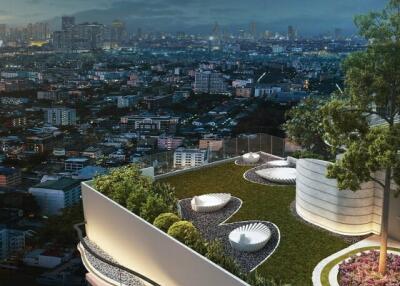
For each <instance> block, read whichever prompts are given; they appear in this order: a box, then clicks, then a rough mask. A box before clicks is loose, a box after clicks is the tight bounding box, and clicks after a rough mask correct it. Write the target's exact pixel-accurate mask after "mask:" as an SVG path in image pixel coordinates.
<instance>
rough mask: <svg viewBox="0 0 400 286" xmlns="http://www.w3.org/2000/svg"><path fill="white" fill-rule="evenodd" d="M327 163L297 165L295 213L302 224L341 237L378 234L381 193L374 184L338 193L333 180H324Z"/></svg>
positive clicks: (307, 162) (313, 160)
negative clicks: (304, 221) (305, 222)
mask: <svg viewBox="0 0 400 286" xmlns="http://www.w3.org/2000/svg"><path fill="white" fill-rule="evenodd" d="M329 164H330V163H329V162H326V161H321V160H315V159H300V160H298V161H297V166H296V169H297V178H296V210H297V213H298V214H299V215H300V216H301V217H302V218H303V219H305V220H307V221H309V222H311V223H313V224H316V225H318V226H320V227H323V228H325V229H328V230H330V231H332V232H336V233H340V234H344V235H363V234H368V233H376V234H379V232H380V219H381V216H380V214H381V210H382V190H381V189H380V188H378V187H377V186H376V184H375V183H373V182H369V183H365V184H363V185H362V188H361V190H359V191H357V192H352V191H349V190H344V191H340V190H339V189H338V187H337V181H336V180H335V179H328V178H326V172H327V166H328V165H329Z"/></svg>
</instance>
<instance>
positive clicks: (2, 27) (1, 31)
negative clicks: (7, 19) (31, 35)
mask: <svg viewBox="0 0 400 286" xmlns="http://www.w3.org/2000/svg"><path fill="white" fill-rule="evenodd" d="M6 34H7V25H6V24H0V39H1V40H4V39H5V38H6Z"/></svg>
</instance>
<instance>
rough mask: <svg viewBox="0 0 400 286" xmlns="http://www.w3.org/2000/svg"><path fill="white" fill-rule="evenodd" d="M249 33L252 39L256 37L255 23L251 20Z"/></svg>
mask: <svg viewBox="0 0 400 286" xmlns="http://www.w3.org/2000/svg"><path fill="white" fill-rule="evenodd" d="M250 34H251V36H252V38H253V39H256V38H257V24H256V22H251V24H250Z"/></svg>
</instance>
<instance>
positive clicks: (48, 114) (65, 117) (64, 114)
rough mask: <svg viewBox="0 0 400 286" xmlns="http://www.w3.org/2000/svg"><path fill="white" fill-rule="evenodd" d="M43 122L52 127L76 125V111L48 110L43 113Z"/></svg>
mask: <svg viewBox="0 0 400 286" xmlns="http://www.w3.org/2000/svg"><path fill="white" fill-rule="evenodd" d="M44 121H45V122H46V123H48V124H51V125H54V126H69V125H75V124H76V110H75V109H73V108H64V107H61V108H48V109H47V110H45V112H44Z"/></svg>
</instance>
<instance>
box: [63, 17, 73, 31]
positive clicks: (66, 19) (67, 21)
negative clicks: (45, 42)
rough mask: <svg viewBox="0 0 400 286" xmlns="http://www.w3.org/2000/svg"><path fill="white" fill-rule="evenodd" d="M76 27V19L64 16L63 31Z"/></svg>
mask: <svg viewBox="0 0 400 286" xmlns="http://www.w3.org/2000/svg"><path fill="white" fill-rule="evenodd" d="M73 26H75V17H72V16H63V17H62V18H61V30H63V31H66V30H69V29H71V28H72V27H73Z"/></svg>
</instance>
